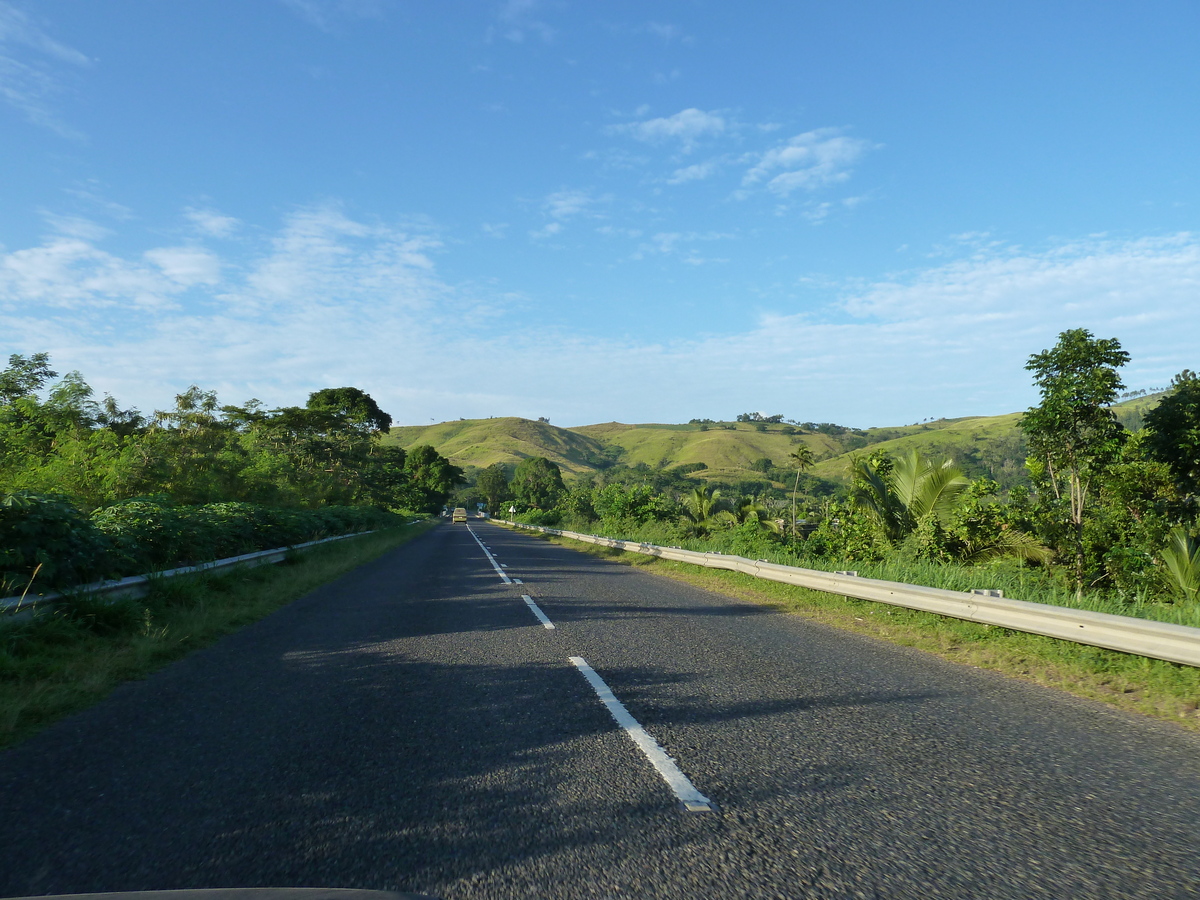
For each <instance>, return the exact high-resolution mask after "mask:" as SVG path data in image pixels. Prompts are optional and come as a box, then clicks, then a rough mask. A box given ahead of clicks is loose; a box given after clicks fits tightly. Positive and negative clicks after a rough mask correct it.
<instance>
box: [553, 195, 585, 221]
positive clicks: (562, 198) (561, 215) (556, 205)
mask: <svg viewBox="0 0 1200 900" xmlns="http://www.w3.org/2000/svg"><path fill="white" fill-rule="evenodd" d="M594 202H595V201H594V200H593V199H592V196H591V195H590V194H589V193H588V192H587V191H556V192H555V193H553V194H551V195H550V196H548V197H547V198H546V200H545V202H544V203H543V207H544V208H545V210H546V213H547V214H548V215H550V216H551V217H552V218H555V219H560V220H561V219H570V218H573V217H575V216H577V215H579V214H581V213H583V212H586V211H587V209H588V207H590V206H591V205H592V204H593V203H594Z"/></svg>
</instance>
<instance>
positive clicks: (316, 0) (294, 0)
mask: <svg viewBox="0 0 1200 900" xmlns="http://www.w3.org/2000/svg"><path fill="white" fill-rule="evenodd" d="M279 2H280V3H282V4H283V5H284V6H286V7H287V8H288V9H290V10H291V11H292V12H294V13H296V14H297V15H298V16H300V18H302V19H304V20H305V21H306V22H308V23H309V24H310V25H314V26H316V27H317V28H320V29H321V30H323V31H328V30H329V29H330V27H331V26H332V25H333V23H334V22H336V21H337V20H338V19H379V18H382V17H383V9H384V3H383V0H279Z"/></svg>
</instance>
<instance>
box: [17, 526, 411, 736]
mask: <svg viewBox="0 0 1200 900" xmlns="http://www.w3.org/2000/svg"><path fill="white" fill-rule="evenodd" d="M431 525H432V523H430V522H421V523H417V524H415V525H408V526H400V527H397V528H389V529H387V530H384V531H378V532H376V533H374V534H369V535H363V536H362V537H357V538H351V539H349V540H345V541H336V542H334V543H332V544H323V545H321V546H318V547H311V548H307V549H305V550H303V551H297V552H296V553H295V554H293V555H292V556H291V557H290V558H289V559H288V560H287V561H285V562H284V563H280V564H279V565H274V566H259V567H256V568H237V569H232V570H227V571H225V572H221V573H213V574H207V575H206V574H201V575H194V576H179V577H175V578H169V579H160V580H157V582H156V583H155V584H154V585H153V586H152V589H151V593H150V594H149V595H147V596H146V597H142V598H138V599H136V600H135V599H126V600H120V601H117V602H113V603H106V602H101V601H96V600H93V599H87V598H78V599H75V600H74V601H72V602H69V603H67V604H63V605H60V606H58V607H56V608H55V609H54V610H53V611H50V612H47V613H43V614H41V615H39V616H36V617H35V618H33V619H30V620H26V621H11V620H5V619H2V618H0V747H4V746H8V745H11V744H14V743H16V742H17V741H19V740H21V739H23V738H25V737H28V736H29V735H31V734H33V733H34V732H35V731H37V730H39V729H41V728H43V727H45V726H46V725H48V724H50V723H51V722H53V721H55V720H56V719H59V718H61V717H62V716H65V715H68V714H70V713H72V712H76V711H78V710H80V709H83V708H84V707H87V706H90V705H91V704H93V703H95V702H96V701H98V700H101V699H103V698H104V697H105V696H106V695H107V694H108V693H109V692H110V691H111V690H112V689H113V688H114V687H116V686H117V685H118V684H120V683H121V682H124V681H130V680H133V679H137V678H143V677H145V676H146V675H148V674H149V673H151V672H153V671H154V670H156V669H158V668H161V667H162V666H164V665H166V664H167V663H169V662H171V661H173V660H176V659H179V658H180V657H182V656H185V655H187V654H188V653H190V652H191V651H192V650H196V649H198V648H200V647H204V646H207V645H208V644H211V643H213V642H214V641H216V640H217V639H218V638H220V637H221V636H223V635H225V634H229V633H230V632H233V631H236V630H237V629H239V628H241V627H242V626H244V625H248V624H250V623H251V622H255V621H257V620H258V619H261V618H262V617H263V616H265V615H267V614H268V613H270V612H273V611H274V610H276V609H278V608H279V607H281V606H284V605H286V604H288V603H290V602H291V601H293V600H295V599H297V598H299V597H301V596H303V595H305V594H307V593H308V592H310V591H312V590H313V589H315V588H317V587H319V586H320V585H322V584H325V583H327V582H329V581H332V580H333V579H335V578H337V577H339V576H341V575H343V574H345V573H346V572H349V571H350V570H352V569H354V568H357V567H358V566H361V565H363V564H364V563H367V562H370V561H371V560H373V559H375V558H376V557H378V556H381V555H382V554H384V553H386V552H387V551H389V550H391V549H393V548H394V547H397V546H399V545H400V544H402V543H404V542H406V541H408V540H411V539H412V538H414V537H416V536H418V535H419V534H422V533H423V532H424V531H426V530H428V528H429V527H431Z"/></svg>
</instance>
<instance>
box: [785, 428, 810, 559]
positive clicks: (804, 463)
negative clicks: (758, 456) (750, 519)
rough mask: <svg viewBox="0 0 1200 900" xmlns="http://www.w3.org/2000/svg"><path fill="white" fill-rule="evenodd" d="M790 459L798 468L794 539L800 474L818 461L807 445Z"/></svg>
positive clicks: (793, 490)
mask: <svg viewBox="0 0 1200 900" xmlns="http://www.w3.org/2000/svg"><path fill="white" fill-rule="evenodd" d="M788 459H790V460H791V461H792V464H793V465H794V466H795V467H796V483H795V484H794V485H792V527H791V529H790V531H791V533H792V536H793V537H794V536H795V534H796V494H797V492H799V490H800V473H801V472H803V471H804V470H805V469H807V468H809V467H810V466H812V464H813V463H814V462H815V461H816V460H815V459H814V458H813V452H812V448H811V447H809V446H808V445H807V444H801V445H800V446H799V447H797V448H796V449H795V450H793V451H792V452H791V453H789V454H788Z"/></svg>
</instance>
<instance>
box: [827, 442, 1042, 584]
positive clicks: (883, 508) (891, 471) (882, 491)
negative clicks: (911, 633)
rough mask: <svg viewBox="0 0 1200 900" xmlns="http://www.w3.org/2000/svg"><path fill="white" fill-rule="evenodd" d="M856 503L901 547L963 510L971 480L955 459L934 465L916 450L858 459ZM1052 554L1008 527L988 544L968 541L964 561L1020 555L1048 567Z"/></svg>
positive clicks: (853, 470) (855, 466)
mask: <svg viewBox="0 0 1200 900" xmlns="http://www.w3.org/2000/svg"><path fill="white" fill-rule="evenodd" d="M850 471H851V475H852V477H853V480H854V488H853V491H852V494H851V496H852V498H853V500H854V502H855V503H857V504H858V505H859V506H862V507H864V508H866V509H868V510H870V511H871V512H872V513H873V514H874V515H875V517H876V519H877V520H878V521H879V524H880V525H881V526H882V527H883V530H884V533H885V534H886V535H887V537H888V539H889V540H890V541H892V543H894V544H898V543H900V542H901V541H903V540H904V539H905V538H906V537H908V536H909V535H910V534H912V533H913V532H914V531H916V530H917V528H918V527H920V526H921V525H923V524H926V523H928V524H934V525H937V524H944V523H945V522H946V521H947V520H948V519H949V518H950V514H951V513H952V512H953V511H954V509H955V507H956V506H957V505H958V502H959V499H960V498H961V496H962V493H963V492H964V491H965V490H966V489H967V488H968V487H969V486H970V484H971V481H970V479H969V478H967V476H966V475H964V474H963V473H962V470H961V469H959V468H958V467H957V466H956V465H954V461H953V460H949V459H947V460H945V461H943V462H942V463H941V464H940V465H934V464H933V463H932V462H930V461H929V460H926V459H923V458H922V457H921V455H920V454H918V453H917V451H916V450H911V451H909V453H908V455H907V456H902V457H900V459H898V460H895V461H893V460H890V459H886V457H885V458H884V460H883V461H882V462H881V461H880V460H878V459H875V460H871V459H868V460H858V459H856V460H854V461H853V462H852V463H851V469H850ZM1053 555H1054V554H1053V552H1052V551H1051V550H1050V549H1049V548H1047V547H1046V546H1045V545H1043V544H1042V543H1040V542H1039V541H1038V540H1037V538H1035V537H1033V536H1032V535H1028V534H1026V533H1025V532H1023V531H1020V530H1019V529H1016V528H1010V527H1008V526H1001V528H1000V530H999V532H997V533H996V534H995V535H993V536H991V537H990V538H989V539H988V540H987V541H986V542H980V543H971V542H967V544H966V546H965V547H963V548H962V553H961V558H962V559H963V561H964V562H969V563H979V562H986V561H987V560H991V559H997V558H999V557H1002V556H1016V557H1019V558H1020V559H1025V560H1029V561H1030V562H1038V563H1046V562H1049V560H1050V558H1051V557H1052V556H1053Z"/></svg>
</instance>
